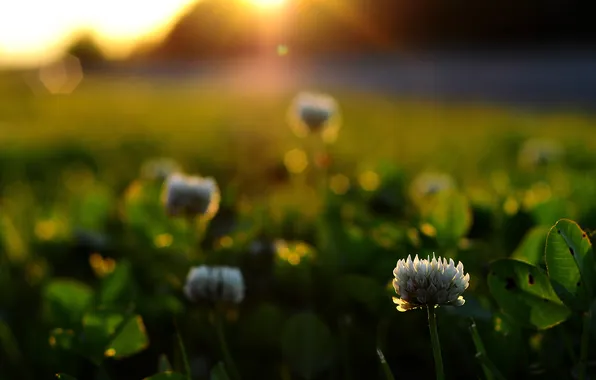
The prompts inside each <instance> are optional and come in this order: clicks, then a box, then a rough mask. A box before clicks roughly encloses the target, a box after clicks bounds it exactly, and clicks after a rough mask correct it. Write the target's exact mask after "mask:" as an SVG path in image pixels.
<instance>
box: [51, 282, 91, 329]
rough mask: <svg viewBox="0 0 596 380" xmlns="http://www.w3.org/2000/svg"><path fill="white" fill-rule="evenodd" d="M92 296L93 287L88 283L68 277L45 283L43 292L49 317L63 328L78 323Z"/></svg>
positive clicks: (89, 304)
mask: <svg viewBox="0 0 596 380" xmlns="http://www.w3.org/2000/svg"><path fill="white" fill-rule="evenodd" d="M93 296H94V294H93V289H91V288H90V287H89V286H88V285H86V284H84V283H82V282H79V281H76V280H70V279H54V280H52V281H51V282H50V283H49V284H47V285H46V287H45V292H44V298H45V300H46V302H47V306H48V311H49V314H50V319H51V320H52V321H53V322H54V323H55V324H57V325H59V326H62V327H65V328H66V327H73V326H76V325H78V324H79V323H80V321H81V318H82V317H83V314H84V313H85V311H86V310H87V309H88V308H89V307H90V306H91V304H92V302H93Z"/></svg>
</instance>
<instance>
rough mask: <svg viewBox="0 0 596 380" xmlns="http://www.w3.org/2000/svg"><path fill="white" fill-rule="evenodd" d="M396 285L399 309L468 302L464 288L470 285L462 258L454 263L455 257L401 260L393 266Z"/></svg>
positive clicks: (395, 299)
mask: <svg viewBox="0 0 596 380" xmlns="http://www.w3.org/2000/svg"><path fill="white" fill-rule="evenodd" d="M393 275H394V276H395V278H394V279H393V288H394V289H395V292H396V293H397V295H398V297H394V298H393V302H394V303H395V304H397V310H399V311H408V310H412V309H416V308H419V307H423V306H428V307H435V306H437V305H454V306H462V305H463V304H464V303H465V300H464V297H463V296H462V294H463V292H464V291H465V290H466V289H467V288H468V286H469V282H470V275H469V274H465V275H464V266H463V264H462V263H461V262H459V263H458V264H457V266H456V265H455V263H454V262H453V260H452V259H449V262H447V259H441V257H440V256H439V258H438V259H436V258H435V255H434V254H433V258H432V260H431V259H430V256H428V259H423V260H419V259H418V255H416V258H414V261H412V258H411V256H410V255H408V258H407V260H404V259H402V260H399V261H398V262H397V266H396V267H395V269H394V270H393Z"/></svg>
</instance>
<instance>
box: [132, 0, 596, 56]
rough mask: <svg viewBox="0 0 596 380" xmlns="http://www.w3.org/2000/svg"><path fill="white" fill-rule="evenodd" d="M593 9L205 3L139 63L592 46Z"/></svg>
mask: <svg viewBox="0 0 596 380" xmlns="http://www.w3.org/2000/svg"><path fill="white" fill-rule="evenodd" d="M595 9H596V6H595V5H594V3H593V2H588V1H582V0H480V1H469V0H449V1H447V0H416V1H412V0H294V1H289V4H288V6H287V7H286V9H285V10H284V12H283V13H280V14H276V13H270V14H269V15H264V14H263V13H259V10H258V8H257V7H251V6H247V5H245V4H242V2H241V1H240V0H201V1H199V2H198V3H197V4H196V5H195V6H194V7H193V8H191V10H190V11H189V12H188V13H186V14H185V15H184V16H183V17H182V18H181V19H180V20H179V21H178V22H177V24H176V25H175V26H174V27H173V28H172V30H171V31H170V33H169V34H168V36H167V37H166V38H165V39H164V41H163V43H161V44H160V45H158V46H155V47H152V48H150V49H147V48H146V47H145V48H143V49H142V50H139V52H138V53H137V54H136V55H135V57H134V58H133V59H136V60H149V61H160V60H194V59H200V58H214V57H215V58H217V57H235V56H243V55H247V54H252V53H255V52H258V51H259V49H263V48H266V49H267V51H271V52H273V51H275V49H274V48H275V46H277V45H278V44H280V45H281V44H283V45H286V46H288V47H289V48H290V50H291V51H292V52H293V54H298V55H308V54H318V53H358V52H384V51H396V50H398V51H399V50H402V51H407V50H409V49H423V48H454V47H455V48H460V47H461V48H481V49H485V48H492V49H494V48H499V47H503V48H507V49H511V48H515V47H524V48H527V47H528V46H540V45H552V44H562V45H576V44H581V45H583V46H594V40H595V38H594V37H595V36H596V33H595V32H596V28H595V25H596V24H594V23H593V21H592V15H593V11H594V10H595Z"/></svg>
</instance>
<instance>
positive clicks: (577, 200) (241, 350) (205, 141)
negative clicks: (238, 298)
mask: <svg viewBox="0 0 596 380" xmlns="http://www.w3.org/2000/svg"><path fill="white" fill-rule="evenodd" d="M595 8H596V5H594V4H593V3H590V2H585V1H579V0H526V1H512V0H499V1H497V0H483V1H477V2H470V1H462V0H451V1H440V0H417V1H404V0H374V1H373V0H149V1H147V0H145V1H142V0H118V1H116V0H103V1H95V0H15V1H7V0H1V1H0V143H1V144H2V148H1V149H0V354H1V355H0V378H2V379H11V380H12V379H17V380H18V379H35V380H37V379H45V378H52V376H53V375H54V374H56V373H59V372H66V373H69V374H70V375H72V376H74V377H75V378H78V379H94V380H95V379H97V380H100V379H101V380H107V379H112V380H118V379H142V378H146V377H149V376H152V375H154V374H155V373H156V372H158V371H164V370H165V369H168V368H170V364H171V367H172V368H173V369H174V370H176V371H178V372H184V366H183V356H182V354H181V350H180V347H179V345H178V341H177V336H176V334H177V332H178V331H180V332H181V335H182V337H183V339H182V340H183V341H184V345H185V346H186V347H187V351H188V356H189V359H190V362H191V369H192V374H193V378H194V379H207V378H211V379H214V378H217V377H210V376H211V375H210V373H211V369H212V368H214V367H215V366H216V365H217V363H218V362H219V361H220V360H221V353H220V352H219V350H218V343H217V342H218V339H217V337H215V336H214V333H213V326H212V320H211V314H209V311H208V310H205V309H204V308H201V307H197V305H192V304H190V302H189V301H188V300H186V299H185V297H184V296H183V292H182V287H183V285H184V280H185V276H186V274H187V272H188V269H189V267H191V266H192V265H198V264H204V263H207V264H217V265H223V264H226V265H232V266H238V267H240V268H241V269H242V273H243V274H244V276H245V278H246V283H247V296H246V300H245V301H244V302H243V303H242V304H241V305H240V306H238V307H236V308H232V310H229V313H227V314H226V321H225V330H226V335H227V337H228V339H229V344H230V348H231V351H232V353H233V356H234V357H235V358H236V361H237V365H238V367H239V370H240V372H241V373H243V374H245V376H244V378H246V379H250V378H255V379H256V378H258V379H283V380H287V379H309V380H312V379H347V380H350V379H360V378H384V377H383V373H384V372H383V371H382V368H381V366H380V364H379V357H378V355H377V351H376V349H377V347H379V348H382V350H383V352H384V354H385V357H386V358H387V363H388V364H389V367H390V368H391V369H393V371H394V373H395V374H396V375H397V374H399V376H396V378H432V376H433V367H432V366H431V365H430V364H429V363H431V350H430V343H429V339H428V331H427V325H426V318H425V316H424V315H423V313H417V312H414V311H413V312H407V313H398V312H397V311H396V310H395V307H394V305H393V303H392V302H391V297H392V296H394V295H395V292H394V291H393V289H392V287H391V286H390V281H391V279H392V274H391V271H392V269H393V268H394V266H395V263H396V261H397V260H398V259H400V258H404V257H407V255H408V254H412V255H414V254H416V253H420V254H426V253H428V254H431V253H432V252H437V253H438V254H443V255H447V256H448V257H453V258H455V259H458V260H460V259H461V260H462V261H463V262H464V264H465V266H466V271H469V272H470V273H471V278H472V281H471V285H470V290H469V291H468V293H467V295H466V300H467V302H466V305H465V306H464V307H462V308H460V309H458V310H455V311H454V310H452V309H449V308H444V309H445V310H444V309H443V308H441V309H439V311H438V313H439V331H440V333H441V334H442V335H441V339H442V342H443V347H444V355H445V358H446V359H445V363H446V365H445V366H446V371H447V373H450V374H451V377H453V378H454V374H458V375H459V378H462V379H463V378H466V379H467V378H471V379H476V378H478V376H479V374H480V373H482V368H481V367H480V366H479V365H478V363H476V362H475V361H474V360H473V358H474V355H475V353H476V347H475V346H474V344H473V342H472V340H471V339H470V336H469V332H468V328H469V324H470V323H469V322H470V321H469V318H471V317H473V318H474V319H475V320H476V323H477V324H478V328H479V331H480V334H481V335H482V337H483V339H485V345H486V347H487V351H488V356H489V357H491V359H492V360H493V361H494V363H495V365H496V366H497V367H498V368H499V369H500V370H501V371H502V372H503V373H504V374H505V377H506V378H509V379H514V378H524V379H528V378H531V379H547V378H552V379H567V378H569V379H571V378H576V377H575V372H574V371H573V368H574V367H573V366H574V363H575V359H574V355H573V353H574V352H578V347H579V339H577V338H579V333H578V330H579V327H578V326H580V325H581V324H580V323H579V321H578V320H577V319H570V320H569V322H568V323H567V322H566V323H565V324H563V325H562V326H557V327H555V328H554V329H551V330H548V332H536V331H535V329H531V328H527V326H521V325H518V324H516V321H512V320H511V319H508V318H507V316H506V315H504V314H503V313H502V312H501V310H500V308H499V307H498V305H497V304H496V303H495V300H494V298H493V297H492V295H491V292H490V291H489V289H488V285H487V282H486V281H485V280H486V276H487V271H488V269H487V268H488V263H489V262H490V261H491V260H493V259H496V258H502V257H511V256H515V257H518V258H519V257H521V258H525V260H529V261H532V263H534V264H536V265H538V264H537V263H538V261H539V258H541V257H542V251H543V250H544V249H543V248H544V247H543V244H542V243H543V242H544V239H545V237H546V233H547V232H548V229H549V228H550V226H552V225H553V224H554V223H555V222H556V221H557V220H558V219H559V218H562V217H567V218H572V219H574V220H577V221H578V223H580V225H581V226H582V227H583V228H585V230H586V231H587V232H588V233H589V234H590V236H591V234H592V231H593V230H594V229H596V211H595V210H596V199H595V198H594V194H595V192H596V166H595V165H594V162H595V160H596V150H595V148H596V134H594V122H595V121H596V119H595V118H594V115H593V107H594V104H596V70H595V69H596V49H595V47H596V45H595V43H596V24H595V23H594V22H593V15H594V10H596V9H595ZM300 91H318V92H325V93H328V94H329V95H331V96H332V97H334V98H335V100H336V101H337V104H338V114H339V115H340V116H341V117H340V118H339V121H338V126H339V129H338V132H337V138H336V140H335V141H333V143H330V144H323V145H320V144H319V145H317V144H318V143H317V142H316V141H315V140H311V139H304V138H302V137H301V136H297V135H295V133H294V131H293V129H292V128H291V123H292V122H291V119H292V112H294V110H293V109H292V108H291V104H292V100H293V99H294V96H295V95H296V94H297V93H298V92H300ZM294 116H295V115H294ZM311 137H312V136H311ZM319 143H320V142H319ZM322 146H324V149H323V148H321V147H322ZM317 149H319V150H321V149H322V151H317ZM313 152H314V153H313ZM162 160H165V161H162ZM168 160H172V161H168ZM174 168H176V170H181V171H184V172H186V173H189V174H200V175H203V176H213V177H214V178H215V179H216V180H217V183H218V185H219V188H220V189H221V193H222V197H221V205H220V208H219V212H218V213H217V215H216V216H215V218H214V219H213V220H212V221H211V222H210V223H209V224H208V228H207V229H206V231H202V232H204V240H203V241H202V242H201V244H198V242H197V241H196V239H195V238H193V230H192V227H189V225H187V224H184V222H183V221H182V222H181V221H179V220H176V221H174V220H172V219H170V218H168V217H167V216H166V215H165V213H164V210H163V206H162V203H161V198H160V197H161V195H160V194H161V191H162V187H161V186H162V185H163V179H164V178H163V173H166V172H169V171H172V170H174ZM321 170H322V171H323V172H324V175H325V181H323V186H321V183H317V182H316V178H319V177H317V173H319V174H320V171H321ZM160 173H161V174H160ZM313 173H314V174H313ZM421 173H423V174H424V173H426V174H427V175H426V176H424V175H423V177H422V179H420V177H419V175H420V174H421ZM429 173H430V174H429ZM319 179H320V178H319ZM417 179H418V180H417ZM313 181H314V182H313ZM445 188H448V189H449V191H451V190H453V189H454V188H455V189H456V190H457V194H456V195H455V198H450V197H447V198H440V199H439V200H438V201H437V202H439V203H437V204H435V203H432V202H431V201H430V200H429V199H431V198H432V199H434V198H433V196H434V195H435V194H436V193H441V191H443V190H444V189H445ZM454 191H455V190H454ZM433 202H434V201H433ZM441 202H442V203H441ZM429 205H432V207H427V206H429ZM194 232H196V231H194ZM197 247H199V248H197ZM194 250H196V252H199V253H197V255H198V256H196V257H195V256H192V255H190V254H189V252H195V251H194ZM325 252H327V253H329V252H331V253H333V254H335V255H337V257H343V258H342V260H340V261H341V262H342V264H341V265H335V264H334V263H330V261H326V260H328V259H329V258H328V257H326V256H325ZM528 257H531V259H530V258H528ZM90 299H93V300H94V301H93V302H96V304H97V305H96V304H95V303H93V302H91V301H89V300H90ZM91 304H93V305H94V306H102V307H108V306H109V307H110V308H113V309H114V310H116V309H117V310H121V311H122V310H129V309H130V308H132V309H134V313H136V314H137V315H138V316H139V317H140V319H137V320H140V321H141V322H140V324H138V325H135V324H134V323H133V326H132V327H131V329H132V330H130V331H129V330H126V331H127V334H131V335H126V337H125V338H122V339H121V340H120V343H119V344H120V345H122V344H123V341H124V342H129V343H130V344H129V345H127V346H126V345H125V346H126V347H125V348H124V349H123V351H122V354H120V352H121V351H110V350H107V351H105V352H104V351H103V350H101V349H100V350H99V351H97V347H95V346H93V344H94V343H93V342H94V340H93V339H95V338H97V339H98V341H100V343H99V346H100V348H105V347H104V346H105V344H104V343H106V341H104V340H101V339H99V338H98V337H101V338H102V339H104V338H105V339H107V338H106V336H107V335H110V334H112V333H114V331H113V330H114V329H113V328H111V330H110V329H108V328H107V327H105V326H108V325H110V324H109V323H108V322H106V320H107V319H106V318H104V317H105V315H104V316H98V315H96V314H91V316H90V314H88V313H89V310H91V309H92V307H91V306H90V305H91ZM90 308H91V309H90ZM110 310H111V309H110ZM121 311H118V313H120V312H121ZM94 312H95V311H94ZM128 312H129V311H126V313H128ZM303 312H307V313H312V314H309V316H313V315H314V316H315V318H314V322H313V318H310V319H309V318H306V319H301V320H299V321H298V322H297V321H296V320H295V319H292V318H294V317H295V316H296V315H298V314H299V313H303ZM114 313H116V312H114ZM122 313H125V312H124V311H122ZM117 315H118V318H120V319H123V318H124V317H123V316H122V315H124V314H122V315H121V314H117ZM91 317H93V318H91ZM116 319H117V318H116ZM90 320H91V321H94V322H93V323H95V324H93V323H91V322H89V321H90ZM305 320H306V321H307V322H305ZM112 322H113V320H112ZM110 323H111V322H110ZM301 323H302V324H301ZM89 325H91V326H92V328H93V329H95V330H93V329H92V330H93V334H95V335H93V334H89V331H88V329H89ZM110 326H112V325H110ZM135 326H136V327H135ZM139 326H140V327H139ZM296 326H298V327H300V328H298V327H296ZM104 327H105V329H104ZM112 327H113V326H112ZM108 330H109V331H111V332H110V334H108V333H106V331H108ZM305 331H306V333H305ZM591 331H592V333H593V336H592V338H590V339H592V340H593V339H594V338H595V337H596V324H593V326H592V330H591ZM102 334H103V335H102ZM110 336H111V335H110ZM110 342H111V341H110ZM112 343H113V342H112ZM593 343H594V342H592V344H593ZM101 344H104V346H101ZM81 347H82V348H81ZM119 347H120V346H119ZM569 352H571V354H569ZM590 352H596V350H595V351H592V350H590ZM164 355H165V356H164ZM590 356H591V357H594V356H593V355H592V354H591V353H590ZM164 357H165V358H166V359H165V361H164V359H163V358H164ZM168 362H169V363H168ZM164 363H166V364H167V365H166V364H164ZM591 363H592V362H591ZM595 368H596V366H594V365H593V364H590V370H591V371H594V369H595ZM449 377H450V376H448V378H449Z"/></svg>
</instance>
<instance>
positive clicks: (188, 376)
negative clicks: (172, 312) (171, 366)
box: [174, 320, 192, 380]
mask: <svg viewBox="0 0 596 380" xmlns="http://www.w3.org/2000/svg"><path fill="white" fill-rule="evenodd" d="M174 327H175V328H176V339H177V340H178V347H179V348H180V354H181V355H182V362H183V364H184V372H186V379H187V380H191V376H192V375H191V372H190V364H189V363H188V355H187V354H186V349H185V348H184V342H182V336H180V330H179V329H178V324H177V323H176V320H174Z"/></svg>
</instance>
